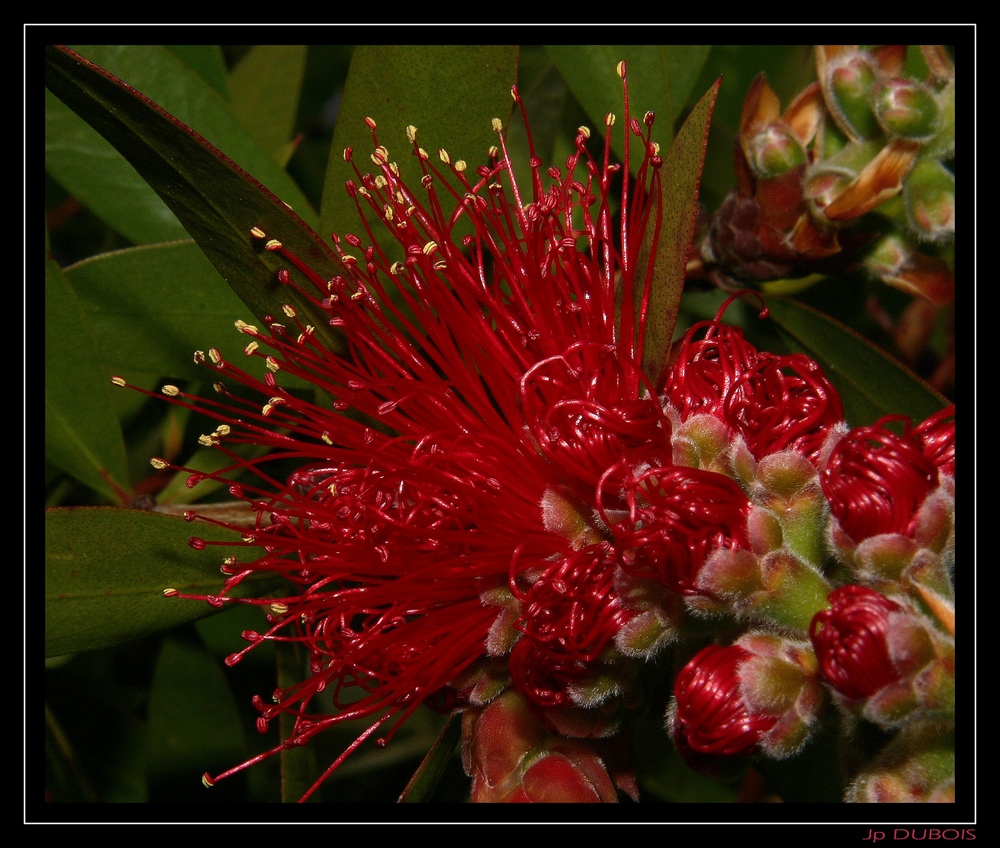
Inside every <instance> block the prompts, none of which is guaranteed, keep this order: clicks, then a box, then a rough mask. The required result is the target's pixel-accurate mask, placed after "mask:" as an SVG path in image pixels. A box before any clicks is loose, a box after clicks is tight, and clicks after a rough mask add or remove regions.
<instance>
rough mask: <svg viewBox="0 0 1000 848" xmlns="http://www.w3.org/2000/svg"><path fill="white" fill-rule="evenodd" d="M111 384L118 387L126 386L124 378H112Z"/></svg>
mask: <svg viewBox="0 0 1000 848" xmlns="http://www.w3.org/2000/svg"><path fill="white" fill-rule="evenodd" d="M111 382H112V383H114V384H115V385H116V386H124V385H125V380H124V378H122V377H112V378H111Z"/></svg>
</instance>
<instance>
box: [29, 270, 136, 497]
mask: <svg viewBox="0 0 1000 848" xmlns="http://www.w3.org/2000/svg"><path fill="white" fill-rule="evenodd" d="M110 377H111V375H110V374H107V373H105V372H104V366H103V362H102V359H101V356H100V354H99V351H98V348H97V343H96V341H95V339H94V333H93V331H92V329H91V326H90V324H89V322H88V320H87V316H86V315H85V313H84V310H83V308H82V307H81V305H80V302H79V301H78V300H77V297H76V294H75V292H74V291H73V288H72V286H71V285H70V284H69V282H68V281H67V279H66V277H65V275H64V274H63V272H62V271H61V270H60V268H59V266H58V265H57V264H56V263H55V261H54V260H52V258H51V257H48V256H46V260H45V380H44V382H45V457H46V459H47V460H49V462H52V463H54V464H55V465H57V466H58V467H59V468H61V469H62V470H63V471H65V472H66V473H68V474H71V475H72V476H73V477H75V478H76V479H77V480H79V481H81V482H82V483H85V484H86V485H87V486H90V487H91V488H92V489H94V490H95V491H98V492H101V493H102V494H104V495H105V497H107V498H108V499H109V500H110V501H112V502H114V503H123V502H126V501H128V500H129V499H130V498H129V496H128V494H127V493H128V489H129V482H128V472H127V463H126V459H125V443H124V441H123V439H122V431H121V427H120V426H119V424H118V419H117V418H116V417H115V415H114V413H113V412H112V404H111V401H110V399H109V397H110V391H112V386H111V381H110Z"/></svg>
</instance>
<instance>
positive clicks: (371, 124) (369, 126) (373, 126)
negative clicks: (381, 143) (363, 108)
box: [365, 117, 378, 129]
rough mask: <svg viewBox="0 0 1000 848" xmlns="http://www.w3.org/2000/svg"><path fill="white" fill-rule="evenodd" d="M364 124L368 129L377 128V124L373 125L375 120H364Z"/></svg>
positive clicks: (367, 118) (368, 118)
mask: <svg viewBox="0 0 1000 848" xmlns="http://www.w3.org/2000/svg"><path fill="white" fill-rule="evenodd" d="M365 123H366V124H368V128H369V129H375V128H376V127H377V126H378V124H376V123H375V119H374V118H370V117H366V118H365Z"/></svg>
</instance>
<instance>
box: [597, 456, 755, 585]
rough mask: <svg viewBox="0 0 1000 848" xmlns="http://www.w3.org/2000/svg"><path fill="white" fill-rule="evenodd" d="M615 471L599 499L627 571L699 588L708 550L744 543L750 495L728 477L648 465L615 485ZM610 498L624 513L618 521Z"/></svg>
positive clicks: (664, 581)
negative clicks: (700, 574)
mask: <svg viewBox="0 0 1000 848" xmlns="http://www.w3.org/2000/svg"><path fill="white" fill-rule="evenodd" d="M613 470H614V469H613ZM615 477H616V475H613V474H609V475H607V477H606V479H605V480H603V481H602V484H603V485H602V487H601V491H600V493H599V503H600V504H601V514H602V517H604V519H605V521H606V522H607V523H608V525H609V526H610V527H611V532H612V533H613V534H614V536H615V541H616V547H617V550H618V552H619V557H620V561H621V565H622V568H623V569H624V570H625V571H626V572H628V573H630V574H633V575H636V576H641V577H652V578H653V579H655V580H657V581H658V582H660V583H663V584H664V585H666V586H668V587H669V588H671V589H673V590H674V591H675V592H680V593H682V594H693V593H698V592H699V591H700V590H699V589H698V588H697V586H696V584H697V577H698V572H699V571H700V569H701V567H702V566H703V565H704V564H705V561H706V559H707V558H708V557H709V555H710V554H712V553H714V552H715V551H717V550H719V549H720V548H727V549H733V548H748V547H749V541H748V535H747V516H748V515H749V513H750V501H749V499H748V498H747V496H746V494H745V493H744V491H743V489H741V488H740V486H739V484H737V483H736V482H735V481H734V480H732V479H731V478H729V477H726V476H724V475H722V474H717V473H715V472H712V471H704V470H702V469H699V468H686V467H683V466H673V467H670V468H647V469H645V470H643V471H642V472H641V473H638V474H630V475H629V477H628V478H627V479H625V480H624V481H618V483H617V485H616V486H614V485H612V483H613V482H615ZM619 486H620V487H622V489H623V492H622V493H621V494H619V493H618V492H617V491H615V490H616V489H617V488H618V487H619ZM612 494H613V495H614V497H613V498H612V497H610V495H612ZM609 504H610V505H611V506H615V507H619V509H618V510H617V511H618V512H619V513H623V517H622V518H621V519H620V520H619V521H618V522H617V523H613V520H614V516H613V511H612V510H611V509H610V508H609Z"/></svg>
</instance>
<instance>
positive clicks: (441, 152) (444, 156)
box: [438, 147, 451, 165]
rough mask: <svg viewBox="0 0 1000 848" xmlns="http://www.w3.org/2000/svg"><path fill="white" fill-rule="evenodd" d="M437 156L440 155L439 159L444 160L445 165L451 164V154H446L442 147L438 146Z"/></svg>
mask: <svg viewBox="0 0 1000 848" xmlns="http://www.w3.org/2000/svg"><path fill="white" fill-rule="evenodd" d="M438 156H439V157H441V161H442V162H444V164H445V165H450V164H451V156H449V155H448V151H447V150H445V149H444V148H443V147H440V148H438Z"/></svg>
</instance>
